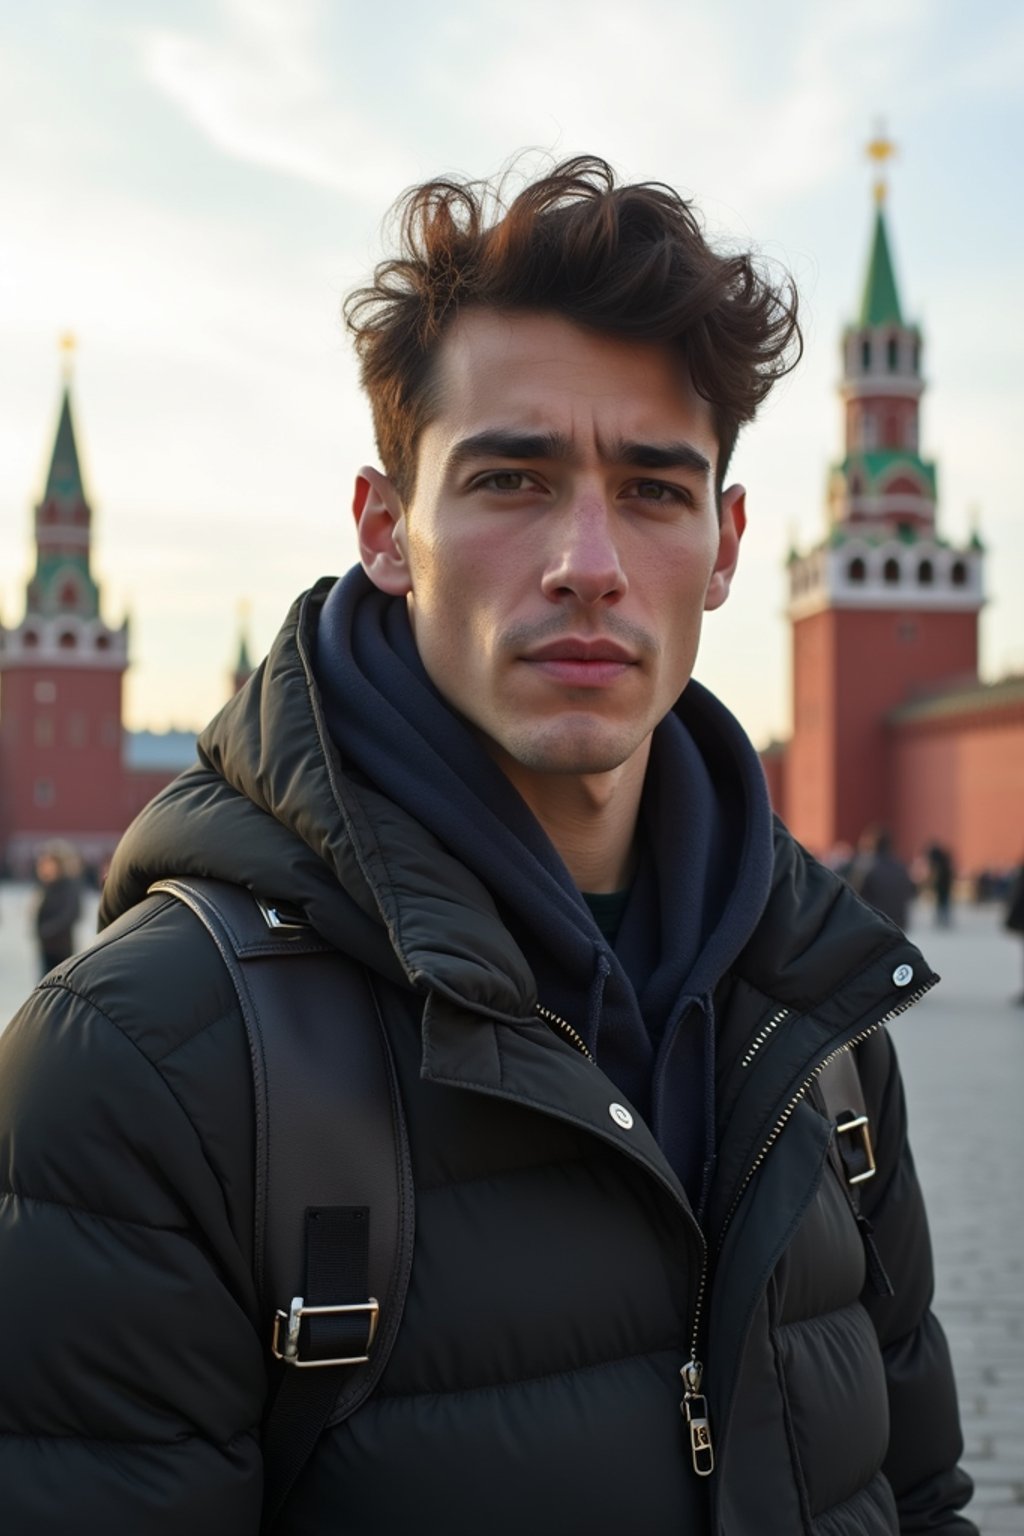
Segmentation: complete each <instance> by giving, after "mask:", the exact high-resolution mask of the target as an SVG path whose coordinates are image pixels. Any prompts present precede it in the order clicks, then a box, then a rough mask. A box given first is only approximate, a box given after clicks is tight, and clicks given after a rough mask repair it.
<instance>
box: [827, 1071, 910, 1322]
mask: <svg viewBox="0 0 1024 1536" xmlns="http://www.w3.org/2000/svg"><path fill="white" fill-rule="evenodd" d="M815 1087H816V1089H817V1097H818V1100H819V1102H820V1104H821V1105H822V1107H823V1109H824V1111H825V1114H826V1115H827V1117H828V1119H829V1120H831V1122H832V1125H833V1132H832V1140H831V1143H830V1144H829V1152H828V1155H829V1161H830V1162H831V1163H832V1166H833V1168H834V1169H835V1171H836V1174H837V1176H838V1179H839V1183H840V1185H841V1186H842V1190H843V1193H844V1194H845V1196H846V1199H847V1201H848V1202H849V1206H850V1210H851V1211H852V1212H853V1216H854V1220H855V1221H856V1223H857V1227H858V1229H859V1231H860V1235H861V1239H862V1241H863V1243H864V1258H865V1261H866V1264H867V1275H868V1281H869V1283H870V1285H871V1288H872V1290H873V1291H874V1292H875V1294H876V1295H879V1296H891V1295H892V1294H893V1287H892V1281H891V1280H890V1279H889V1276H888V1275H887V1274H886V1271H885V1266H884V1264H883V1263H882V1258H881V1255H880V1254H879V1252H878V1247H877V1245H876V1243H875V1237H874V1228H873V1227H872V1225H871V1223H870V1221H868V1219H867V1217H866V1216H865V1215H864V1213H863V1212H862V1210H861V1208H860V1188H861V1185H862V1184H866V1183H867V1181H868V1180H869V1179H873V1178H874V1177H875V1174H876V1172H877V1169H876V1167H875V1149H874V1143H873V1142H872V1139H871V1120H870V1118H869V1116H868V1111H867V1104H866V1103H865V1100H864V1087H863V1084H862V1083H861V1080H860V1072H859V1071H858V1069H857V1057H856V1055H855V1054H854V1052H853V1050H852V1048H851V1049H849V1050H845V1051H840V1052H838V1053H837V1054H836V1055H835V1056H833V1057H832V1059H831V1061H829V1063H828V1064H827V1066H826V1067H825V1068H824V1070H823V1071H822V1072H820V1073H819V1074H818V1078H817V1080H816V1084H815Z"/></svg>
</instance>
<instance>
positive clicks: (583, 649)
mask: <svg viewBox="0 0 1024 1536" xmlns="http://www.w3.org/2000/svg"><path fill="white" fill-rule="evenodd" d="M521 659H522V660H523V661H525V662H527V663H529V665H530V666H534V667H536V668H537V669H538V671H540V672H543V673H544V675H545V676H546V677H550V678H551V679H552V681H555V682H560V683H568V684H570V685H571V686H573V687H577V688H578V687H583V688H601V687H605V686H607V685H608V684H609V683H613V682H614V681H615V680H616V678H619V677H621V676H622V675H623V673H625V672H626V671H628V669H629V668H630V667H634V666H636V665H637V658H636V657H635V656H634V655H633V653H632V652H631V651H629V650H628V649H627V648H626V647H625V646H624V645H619V644H618V642H617V641H615V640H608V639H603V638H599V639H593V640H587V639H574V638H572V637H569V638H568V639H561V640H549V641H547V643H546V644H544V645H538V646H536V647H535V648H534V649H533V650H530V651H527V652H526V653H525V654H524V655H523V657H522V658H521Z"/></svg>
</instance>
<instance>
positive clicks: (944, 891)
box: [925, 843, 956, 928]
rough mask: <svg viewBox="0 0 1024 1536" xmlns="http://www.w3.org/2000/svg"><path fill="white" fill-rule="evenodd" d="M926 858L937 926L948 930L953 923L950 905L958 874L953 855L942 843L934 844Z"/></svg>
mask: <svg viewBox="0 0 1024 1536" xmlns="http://www.w3.org/2000/svg"><path fill="white" fill-rule="evenodd" d="M925 857H926V858H927V860H928V883H929V885H930V886H931V888H932V894H933V896H934V897H935V925H936V927H937V928H948V927H949V925H950V922H951V921H952V917H951V906H950V904H951V900H952V896H953V878H954V875H955V873H956V869H955V866H954V863H953V855H952V853H950V851H949V849H948V848H944V847H943V845H942V844H941V843H932V844H931V846H930V847H929V849H928V852H927V854H926V855H925Z"/></svg>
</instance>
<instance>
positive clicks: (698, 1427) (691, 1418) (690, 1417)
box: [679, 1360, 715, 1477]
mask: <svg viewBox="0 0 1024 1536" xmlns="http://www.w3.org/2000/svg"><path fill="white" fill-rule="evenodd" d="M679 1374H680V1376H681V1377H682V1378H683V1400H682V1402H681V1403H680V1404H679V1409H680V1412H681V1413H682V1414H683V1415H684V1416H685V1418H686V1422H687V1425H688V1426H689V1430H690V1454H691V1456H692V1457H693V1470H694V1471H695V1472H696V1474H697V1476H698V1477H710V1476H711V1473H712V1472H713V1471H714V1470H715V1452H714V1449H713V1447H712V1444H711V1425H710V1424H709V1423H708V1402H707V1398H706V1397H704V1396H703V1395H702V1394H701V1390H700V1384H701V1379H702V1377H703V1375H704V1367H703V1365H701V1363H700V1361H699V1360H688V1361H687V1362H686V1364H685V1365H684V1366H683V1367H682V1369H681V1370H680V1372H679Z"/></svg>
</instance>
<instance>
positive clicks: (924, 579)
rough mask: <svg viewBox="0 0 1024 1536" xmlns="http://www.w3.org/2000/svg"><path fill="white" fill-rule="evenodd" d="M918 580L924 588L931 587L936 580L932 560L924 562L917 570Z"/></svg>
mask: <svg viewBox="0 0 1024 1536" xmlns="http://www.w3.org/2000/svg"><path fill="white" fill-rule="evenodd" d="M917 579H918V581H919V582H920V583H921V585H922V587H930V586H931V584H932V582H933V581H934V580H935V567H934V566H933V565H932V563H931V561H930V560H922V561H921V564H920V565H919V566H918V568H917Z"/></svg>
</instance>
